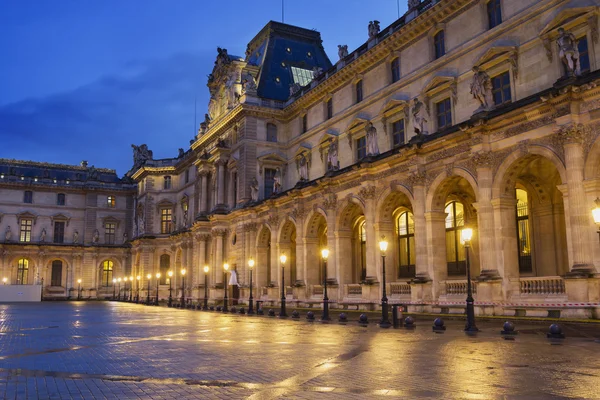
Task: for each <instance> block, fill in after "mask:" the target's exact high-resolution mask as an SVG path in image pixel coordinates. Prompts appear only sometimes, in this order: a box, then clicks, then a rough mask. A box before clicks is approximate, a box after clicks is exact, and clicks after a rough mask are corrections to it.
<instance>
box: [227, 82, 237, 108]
mask: <svg viewBox="0 0 600 400" xmlns="http://www.w3.org/2000/svg"><path fill="white" fill-rule="evenodd" d="M238 86H239V84H238V83H237V79H236V77H235V76H234V75H230V76H229V77H228V78H227V82H225V89H226V92H225V95H226V96H227V108H233V107H234V106H235V103H236V94H239V93H238Z"/></svg>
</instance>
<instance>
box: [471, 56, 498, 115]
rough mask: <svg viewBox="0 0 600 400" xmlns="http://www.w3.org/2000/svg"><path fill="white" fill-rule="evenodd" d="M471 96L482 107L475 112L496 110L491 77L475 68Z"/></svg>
mask: <svg viewBox="0 0 600 400" xmlns="http://www.w3.org/2000/svg"><path fill="white" fill-rule="evenodd" d="M471 94H472V95H473V97H474V98H475V99H476V100H477V101H479V104H480V107H479V108H478V109H477V110H476V111H475V113H478V112H480V111H489V110H491V109H492V108H494V100H493V98H492V80H491V79H490V76H489V75H488V74H487V73H486V72H485V71H482V70H480V69H479V67H477V66H475V67H473V81H472V82H471Z"/></svg>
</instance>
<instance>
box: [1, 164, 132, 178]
mask: <svg viewBox="0 0 600 400" xmlns="http://www.w3.org/2000/svg"><path fill="white" fill-rule="evenodd" d="M0 174H2V175H4V176H5V177H7V178H8V177H18V178H20V177H25V178H38V179H40V180H41V179H51V180H52V179H56V180H57V181H66V180H69V181H73V182H76V181H88V180H92V181H97V182H104V183H115V184H119V183H123V182H122V180H121V179H119V177H118V176H117V174H116V172H115V170H112V169H105V168H94V167H93V166H89V167H83V166H78V165H66V164H51V163H41V162H35V161H21V160H8V159H0Z"/></svg>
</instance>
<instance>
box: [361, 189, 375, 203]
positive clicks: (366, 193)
mask: <svg viewBox="0 0 600 400" xmlns="http://www.w3.org/2000/svg"><path fill="white" fill-rule="evenodd" d="M376 192H377V188H376V187H375V186H367V187H363V188H362V189H360V190H359V191H358V195H359V196H360V197H361V198H362V199H363V200H372V199H374V198H375V194H376Z"/></svg>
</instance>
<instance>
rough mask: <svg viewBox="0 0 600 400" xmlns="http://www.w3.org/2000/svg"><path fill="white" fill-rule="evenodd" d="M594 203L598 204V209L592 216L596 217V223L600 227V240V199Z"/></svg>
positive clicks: (599, 231)
mask: <svg viewBox="0 0 600 400" xmlns="http://www.w3.org/2000/svg"><path fill="white" fill-rule="evenodd" d="M594 203H596V208H594V209H593V210H592V216H593V217H594V222H595V223H596V225H598V238H599V239H600V197H596V200H595V201H594Z"/></svg>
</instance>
